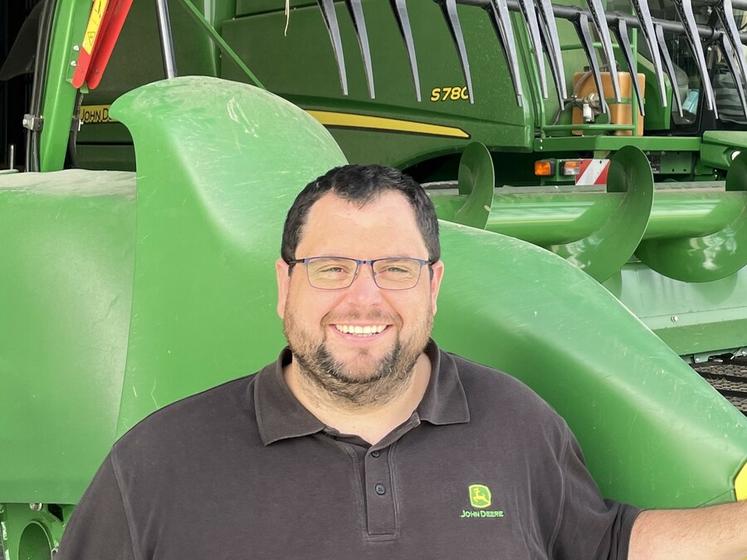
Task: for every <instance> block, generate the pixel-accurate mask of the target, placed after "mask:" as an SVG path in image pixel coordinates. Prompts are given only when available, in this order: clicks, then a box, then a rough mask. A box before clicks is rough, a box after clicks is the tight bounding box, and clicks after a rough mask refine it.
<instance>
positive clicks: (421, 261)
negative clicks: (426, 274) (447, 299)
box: [283, 255, 440, 292]
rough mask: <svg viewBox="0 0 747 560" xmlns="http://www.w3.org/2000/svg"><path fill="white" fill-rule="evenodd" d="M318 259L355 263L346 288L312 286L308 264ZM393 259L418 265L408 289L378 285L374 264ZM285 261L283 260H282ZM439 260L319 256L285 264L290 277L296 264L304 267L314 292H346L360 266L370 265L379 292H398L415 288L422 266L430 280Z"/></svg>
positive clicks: (294, 260)
mask: <svg viewBox="0 0 747 560" xmlns="http://www.w3.org/2000/svg"><path fill="white" fill-rule="evenodd" d="M318 259H342V260H346V261H353V262H355V272H354V273H353V276H352V278H351V279H350V284H348V285H347V286H340V287H339V288H320V287H318V286H314V284H312V283H311V278H310V277H309V267H308V264H309V262H311V261H315V260H318ZM393 259H408V260H411V261H415V262H417V263H418V264H420V268H419V269H418V277H417V278H416V279H415V283H414V284H413V285H412V286H410V287H408V288H384V287H382V286H380V285H379V281H378V280H377V279H376V271H375V270H374V264H375V263H377V262H380V261H388V260H393ZM283 260H285V259H283ZM439 260H440V257H437V258H435V259H419V258H417V257H381V258H378V259H354V258H353V257H338V256H335V255H320V256H317V257H305V258H302V259H290V260H285V263H286V264H287V265H288V275H289V276H290V273H291V271H292V270H293V267H295V266H296V265H297V264H302V265H304V266H305V267H306V281H307V282H308V283H309V286H311V287H312V288H314V289H315V290H326V291H334V290H346V289H348V288H349V287H350V286H352V285H353V282H355V279H356V278H358V273H359V272H360V270H361V265H366V264H367V265H370V266H371V277H372V278H373V281H374V284H376V287H378V288H379V289H380V290H391V291H395V292H396V291H400V290H412V289H413V288H414V287H415V286H417V285H418V282H420V276H421V275H422V274H423V266H425V265H428V270H429V271H430V276H431V278H432V277H433V268H431V267H432V266H433V265H434V264H436V263H437V262H438V261H439Z"/></svg>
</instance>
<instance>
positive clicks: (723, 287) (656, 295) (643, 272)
mask: <svg viewBox="0 0 747 560" xmlns="http://www.w3.org/2000/svg"><path fill="white" fill-rule="evenodd" d="M604 286H605V287H606V288H607V289H608V290H609V291H610V292H611V293H612V294H614V296H615V297H616V298H618V299H619V300H620V301H621V302H622V303H623V304H624V305H625V306H626V307H627V308H628V309H630V310H631V311H632V312H633V313H634V314H635V315H636V316H637V317H638V318H639V319H640V320H641V321H643V323H644V324H645V325H646V326H647V327H648V328H649V329H651V330H652V331H653V332H654V333H656V335H657V336H659V338H661V339H662V340H663V341H664V342H665V343H666V344H667V345H668V346H669V347H670V348H672V350H674V351H675V352H676V353H677V354H680V355H683V356H687V357H689V358H691V357H692V356H693V355H696V354H700V353H710V354H726V353H729V352H733V351H734V350H735V349H739V348H743V347H745V346H747V344H746V343H745V333H747V299H746V298H745V296H744V294H745V293H747V269H744V268H743V269H742V270H740V271H739V272H738V273H737V274H734V275H732V276H728V277H727V278H724V279H723V280H714V281H712V282H700V283H694V282H681V281H679V280H674V279H672V278H668V277H666V276H663V275H661V274H659V273H658V272H655V271H653V270H651V269H650V268H649V267H647V266H646V265H645V264H643V263H641V262H631V263H629V264H627V265H625V266H624V267H623V268H622V270H621V271H620V273H619V274H616V275H614V276H613V277H612V278H610V279H609V280H607V281H606V282H605V283H604ZM642 287H645V288H646V289H642Z"/></svg>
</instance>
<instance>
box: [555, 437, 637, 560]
mask: <svg viewBox="0 0 747 560" xmlns="http://www.w3.org/2000/svg"><path fill="white" fill-rule="evenodd" d="M561 468H562V472H563V483H562V484H563V502H562V506H561V510H560V517H559V519H558V521H557V532H556V535H555V540H554V544H553V546H552V547H551V551H552V558H557V559H558V560H561V559H563V560H566V559H567V560H587V559H588V560H591V559H595V560H596V559H599V560H626V558H627V557H628V544H629V542H630V534H631V530H632V528H633V522H634V521H635V518H636V517H637V515H638V513H639V512H640V510H639V509H638V508H635V507H633V506H630V505H627V504H622V503H618V502H614V501H611V500H604V499H602V497H601V494H600V492H599V488H598V487H597V485H596V483H595V482H594V480H593V479H592V478H591V475H590V474H589V471H588V469H587V468H586V465H585V464H584V459H583V455H582V453H581V449H580V447H579V445H578V443H577V442H576V440H575V438H574V437H573V436H572V435H570V434H569V438H568V440H567V442H566V445H565V447H564V449H563V452H562V456H561Z"/></svg>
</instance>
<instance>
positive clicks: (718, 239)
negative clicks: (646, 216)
mask: <svg viewBox="0 0 747 560" xmlns="http://www.w3.org/2000/svg"><path fill="white" fill-rule="evenodd" d="M726 190H727V192H726V193H724V198H725V199H726V200H728V198H726V197H729V198H731V199H732V200H730V201H729V202H730V203H731V204H728V206H730V207H731V208H733V206H734V204H735V203H736V204H738V205H739V210H738V213H737V214H736V216H734V217H733V219H732V220H730V221H729V222H727V223H726V224H724V225H723V227H722V228H720V229H718V230H716V231H714V232H710V233H709V234H708V235H702V236H698V237H679V238H674V239H669V238H668V239H651V240H647V241H644V242H643V243H641V245H640V246H639V247H638V250H637V251H636V255H637V256H638V258H640V259H641V260H642V261H643V262H645V263H646V264H647V265H648V266H650V267H651V268H652V269H654V270H656V271H657V272H660V273H662V274H665V275H666V276H669V277H671V278H676V279H678V280H682V281H685V282H709V281H713V280H720V279H722V278H725V277H727V276H730V275H732V274H734V273H735V272H737V271H738V270H740V269H741V268H742V267H743V266H744V265H745V263H746V262H747V192H745V191H747V153H742V154H741V155H739V156H738V157H737V158H736V159H735V160H734V161H733V162H732V163H731V167H730V168H729V172H728V174H727V177H726ZM734 199H736V200H734ZM731 208H728V209H726V212H725V213H727V212H728V210H730V209H731Z"/></svg>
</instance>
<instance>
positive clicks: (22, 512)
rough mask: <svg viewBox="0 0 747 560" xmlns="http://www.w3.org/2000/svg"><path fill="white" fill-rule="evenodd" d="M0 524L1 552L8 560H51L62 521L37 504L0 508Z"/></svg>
mask: <svg viewBox="0 0 747 560" xmlns="http://www.w3.org/2000/svg"><path fill="white" fill-rule="evenodd" d="M60 511H64V510H62V508H60ZM0 523H2V528H3V530H2V532H0V552H4V553H5V556H4V558H6V559H8V560H42V559H46V558H50V557H51V556H52V555H53V553H54V552H55V551H56V550H57V547H58V546H59V544H60V539H61V538H62V532H63V529H64V525H63V522H62V520H60V519H59V518H58V517H56V516H55V515H53V514H52V513H50V512H49V509H48V508H47V506H45V505H44V504H40V503H30V504H0Z"/></svg>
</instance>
